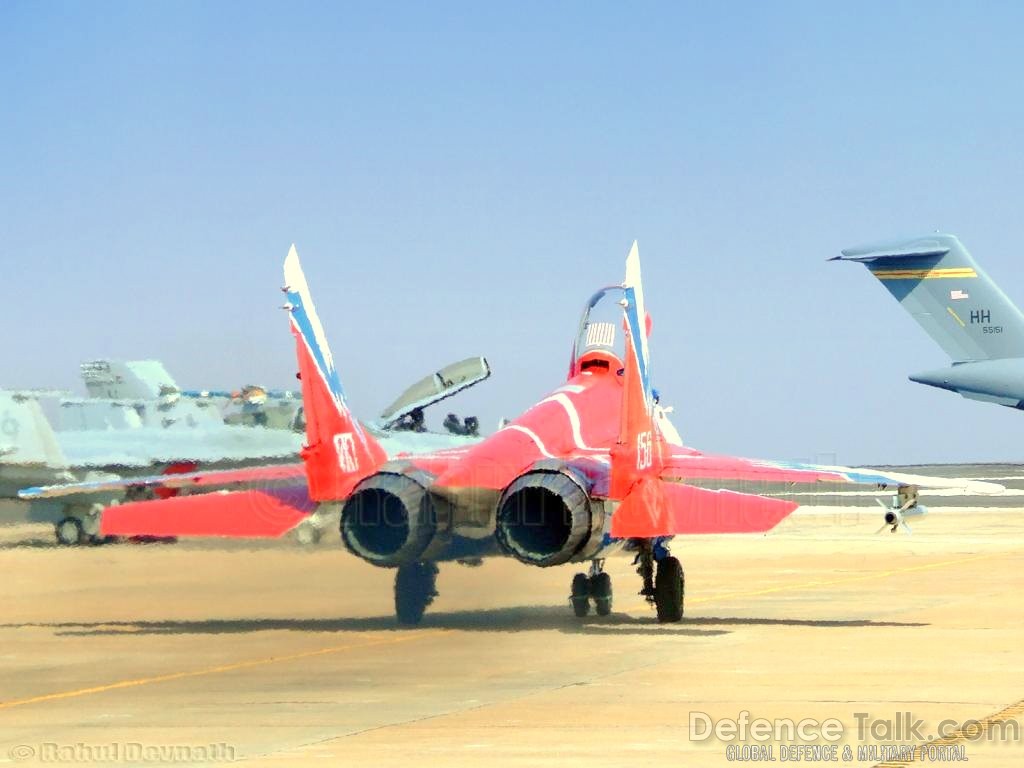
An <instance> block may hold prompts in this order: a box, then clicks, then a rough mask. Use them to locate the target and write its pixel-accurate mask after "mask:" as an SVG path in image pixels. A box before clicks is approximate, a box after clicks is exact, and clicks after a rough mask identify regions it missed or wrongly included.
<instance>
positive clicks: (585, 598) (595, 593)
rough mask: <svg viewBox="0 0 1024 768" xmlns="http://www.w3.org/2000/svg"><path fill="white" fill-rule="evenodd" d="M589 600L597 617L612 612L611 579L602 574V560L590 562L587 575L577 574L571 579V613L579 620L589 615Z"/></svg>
mask: <svg viewBox="0 0 1024 768" xmlns="http://www.w3.org/2000/svg"><path fill="white" fill-rule="evenodd" d="M591 600H593V601H594V610H595V611H596V612H597V615H598V616H607V615H608V614H609V613H611V612H612V577H611V576H609V575H608V574H607V573H605V572H604V560H593V561H591V563H590V573H589V574H586V573H577V574H576V575H575V576H573V578H572V592H571V594H570V596H569V601H570V602H571V603H572V611H573V613H575V614H576V615H577V616H578V617H579V618H581V619H582V618H583V617H585V616H586V615H587V614H588V613H590V601H591Z"/></svg>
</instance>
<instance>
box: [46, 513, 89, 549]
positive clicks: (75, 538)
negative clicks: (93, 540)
mask: <svg viewBox="0 0 1024 768" xmlns="http://www.w3.org/2000/svg"><path fill="white" fill-rule="evenodd" d="M54 534H55V535H56V536H57V543H58V544H61V545H63V546H65V547H77V546H78V545H79V544H84V543H85V539H86V536H85V530H84V529H83V528H82V521H81V520H79V519H78V518H77V517H65V518H64V519H63V520H61V521H60V522H59V523H57V525H55V526H54Z"/></svg>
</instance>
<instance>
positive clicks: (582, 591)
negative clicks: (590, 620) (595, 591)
mask: <svg viewBox="0 0 1024 768" xmlns="http://www.w3.org/2000/svg"><path fill="white" fill-rule="evenodd" d="M569 600H570V602H572V612H573V613H575V614H576V617H577V618H580V619H582V618H584V617H585V616H587V614H589V613H590V578H589V577H588V576H587V574H585V573H577V574H576V575H575V576H573V577H572V596H571V597H570V598H569Z"/></svg>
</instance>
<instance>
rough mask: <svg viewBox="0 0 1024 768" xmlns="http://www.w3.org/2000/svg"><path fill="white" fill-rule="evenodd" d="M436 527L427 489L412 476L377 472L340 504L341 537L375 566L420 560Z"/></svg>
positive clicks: (350, 549)
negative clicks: (343, 503)
mask: <svg viewBox="0 0 1024 768" xmlns="http://www.w3.org/2000/svg"><path fill="white" fill-rule="evenodd" d="M436 532H437V514H436V511H435V509H434V504H433V502H432V501H431V498H430V494H429V493H427V489H426V488H425V487H424V486H423V485H421V484H420V483H418V482H416V480H414V479H413V478H411V477H409V476H408V475H401V474H395V473H391V472H378V473H377V474H375V475H371V476H370V477H368V478H366V479H365V480H363V481H362V482H361V483H360V484H359V485H357V486H356V488H355V490H354V491H353V492H352V495H351V496H349V498H348V500H347V501H346V502H345V505H344V506H343V507H342V509H341V540H342V542H344V544H345V547H346V548H347V549H348V550H349V551H350V552H351V553H352V554H354V555H356V556H357V557H361V558H363V559H364V560H366V561H367V562H369V563H372V564H373V565H379V566H382V567H385V568H387V567H395V566H399V565H406V564H409V563H413V562H416V561H417V560H418V559H419V558H420V556H421V555H422V554H423V552H424V551H425V550H426V549H427V546H428V545H429V544H430V542H431V541H432V540H433V538H434V535H435V534H436Z"/></svg>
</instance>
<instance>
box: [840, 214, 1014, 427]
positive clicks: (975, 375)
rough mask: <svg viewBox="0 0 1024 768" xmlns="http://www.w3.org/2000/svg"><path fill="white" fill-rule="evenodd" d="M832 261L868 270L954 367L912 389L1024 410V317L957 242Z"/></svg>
mask: <svg viewBox="0 0 1024 768" xmlns="http://www.w3.org/2000/svg"><path fill="white" fill-rule="evenodd" d="M830 261H857V262H860V263H861V264H864V265H865V266H867V268H868V270H870V272H871V274H873V275H874V276H875V277H876V278H878V280H879V282H881V283H882V285H884V286H885V287H886V288H887V289H888V290H889V293H891V294H892V295H893V296H894V297H895V298H896V300H897V301H898V302H899V303H900V305H901V306H902V307H903V308H904V309H905V310H907V312H908V313H910V315H911V316H912V317H913V318H914V319H915V320H916V321H917V323H918V325H920V326H921V327H922V328H923V329H924V330H925V332H926V333H927V334H928V335H929V336H931V337H932V339H934V340H935V342H936V343H937V344H938V345H939V346H940V347H942V349H943V351H944V352H945V353H946V354H947V355H949V357H950V358H951V359H952V361H953V365H952V366H951V367H949V368H939V369H936V370H931V371H924V372H922V373H915V374H913V375H911V376H910V380H911V381H915V382H917V383H919V384H927V385H928V386H931V387H938V388H939V389H946V390H949V391H950V392H958V393H960V394H961V395H963V396H964V397H966V398H969V399H971V400H981V401H983V402H987V403H998V404H999V405H1006V406H1009V407H1011V408H1019V409H1024V315H1022V314H1021V312H1020V310H1019V309H1017V307H1016V306H1014V304H1013V302H1012V301H1010V300H1009V299H1008V298H1007V297H1006V294H1004V293H1003V292H1002V291H1001V290H1000V289H999V286H997V285H996V284H995V283H994V282H992V280H991V279H990V278H989V276H988V275H986V274H985V272H984V271H983V270H982V269H981V268H980V267H979V266H978V265H977V263H976V262H975V261H974V259H973V258H971V255H970V254H969V253H968V252H967V249H966V248H964V246H963V245H962V244H961V243H960V241H959V240H958V239H957V238H956V237H955V236H954V235H944V234H934V235H925V236H923V237H917V238H913V239H910V240H892V241H888V242H883V243H876V244H873V245H865V246H860V247H857V248H847V249H846V250H844V251H842V255H840V256H836V257H834V258H832V259H830Z"/></svg>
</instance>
